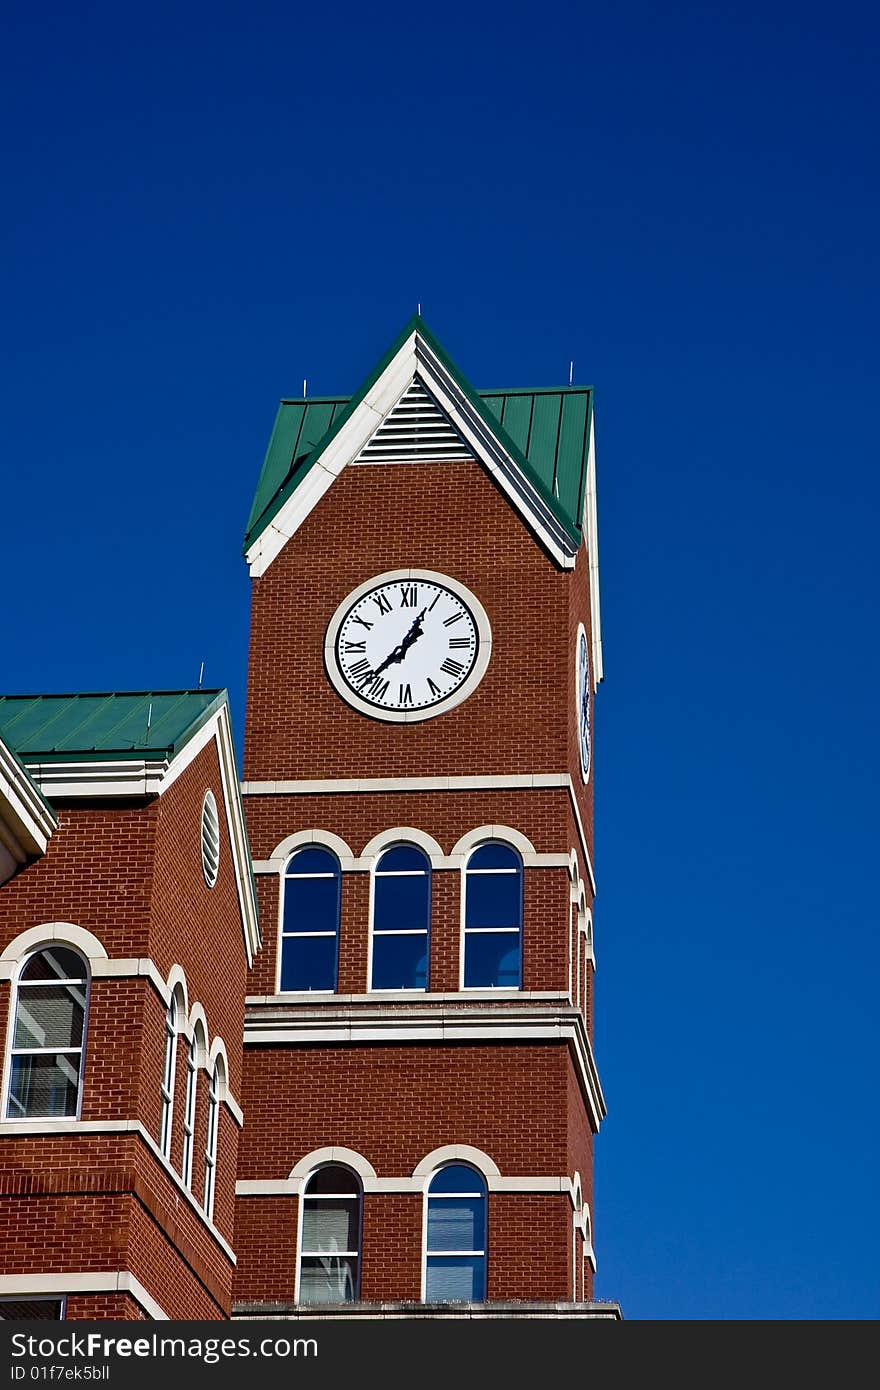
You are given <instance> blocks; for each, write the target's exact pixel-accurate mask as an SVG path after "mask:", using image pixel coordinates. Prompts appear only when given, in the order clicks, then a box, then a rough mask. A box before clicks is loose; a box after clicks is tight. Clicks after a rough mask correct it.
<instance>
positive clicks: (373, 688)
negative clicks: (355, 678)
mask: <svg viewBox="0 0 880 1390" xmlns="http://www.w3.org/2000/svg"><path fill="white" fill-rule="evenodd" d="M371 678H372V679H371ZM367 682H370V683H369V684H367ZM390 684H391V682H390V681H383V679H382V677H381V676H374V675H373V673H372V671H371V672H370V675H369V676H365V677H364V685H362V686H361V691H362V693H363V694H364V695H372V697H373V699H374V700H381V699H383V698H384V696H385V691H386V690H387V689H388V687H389V685H390Z"/></svg>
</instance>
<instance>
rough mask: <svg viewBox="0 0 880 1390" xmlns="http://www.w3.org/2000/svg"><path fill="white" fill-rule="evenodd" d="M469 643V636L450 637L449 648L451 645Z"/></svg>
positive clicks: (468, 644)
mask: <svg viewBox="0 0 880 1390" xmlns="http://www.w3.org/2000/svg"><path fill="white" fill-rule="evenodd" d="M470 644H471V639H470V638H469V637H450V639H449V646H450V650H451V649H452V648H453V647H469V646H470Z"/></svg>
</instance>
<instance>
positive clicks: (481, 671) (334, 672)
mask: <svg viewBox="0 0 880 1390" xmlns="http://www.w3.org/2000/svg"><path fill="white" fill-rule="evenodd" d="M406 579H421V580H424V581H425V583H427V584H437V585H439V586H442V587H443V588H444V589H449V590H450V592H451V593H453V594H455V595H456V596H457V597H458V598H459V599H461V601H462V603H463V604H465V606H466V607H467V608H468V609H469V610H470V613H471V617H472V618H473V620H474V626H475V628H476V630H477V637H478V646H477V655H476V659H475V661H474V664H473V666H472V667H471V669H470V671H469V672H468V674H467V676H465V678H464V680H463V681H462V683H461V685H460V686H459V687H458V688H457V689H456V690H454V691H453V692H452V694H451V695H449V696H448V697H447V698H446V699H444V700H441V701H439V703H438V704H436V705H431V706H430V708H428V709H413V710H408V709H404V710H388V709H382V708H380V707H379V706H378V705H371V704H370V703H369V702H368V701H367V700H362V699H361V698H360V696H359V695H356V694H355V692H354V691H353V690H352V689H351V686H350V685H349V684H348V682H347V681H346V680H345V678H344V677H343V675H342V672H341V671H340V670H339V666H338V663H337V661H336V637H337V634H338V632H339V629H340V627H341V626H342V623H343V620H344V618H345V616H346V614H347V613H348V611H349V609H350V608H351V607H352V606H353V605H354V604H355V603H357V602H359V600H360V599H362V598H363V597H364V595H365V594H368V593H370V591H371V590H372V589H379V588H382V586H383V585H386V584H394V583H397V582H398V581H400V580H406ZM491 655H492V628H491V626H490V623H489V617H488V614H487V613H486V610H485V608H484V607H483V605H482V604H481V603H480V600H479V599H478V598H477V597H476V596H475V595H474V594H473V593H471V591H470V589H466V588H465V586H464V585H463V584H459V582H458V581H457V580H456V579H450V577H449V576H448V575H446V574H440V573H439V571H437V570H418V569H402V570H387V571H386V572H385V574H377V575H374V576H373V577H372V578H371V579H367V580H365V581H364V583H363V584H359V585H358V587H357V588H356V589H353V590H352V591H351V593H350V594H347V595H346V597H345V598H344V599H343V600H342V602H341V603H340V604H339V606H338V607H337V609H336V612H335V613H334V614H333V617H332V618H331V619H330V622H329V623H328V625H327V632H326V634H325V637H324V668H325V670H326V672H327V675H328V677H329V679H330V683H331V685H332V686H333V688H334V689H335V690H336V693H337V694H338V695H341V696H342V698H343V700H345V702H346V704H349V705H351V707H352V709H356V710H357V711H358V712H359V713H360V714H366V715H369V717H370V718H371V719H378V720H381V721H382V722H383V723H386V724H418V723H421V722H422V721H423V720H425V719H436V718H437V716H438V715H440V714H445V713H446V711H447V710H450V709H454V708H455V707H456V705H460V704H461V703H462V702H463V701H464V700H466V699H467V698H468V696H469V695H472V694H473V693H474V691H475V690H476V688H477V686H478V685H479V684H480V681H481V680H482V679H483V676H484V675H485V674H486V668H487V666H488V665H489V658H490V656H491Z"/></svg>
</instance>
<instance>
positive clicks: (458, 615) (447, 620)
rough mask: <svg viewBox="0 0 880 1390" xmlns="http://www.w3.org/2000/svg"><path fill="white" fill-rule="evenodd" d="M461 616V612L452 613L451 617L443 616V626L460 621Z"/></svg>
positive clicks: (449, 625) (450, 625)
mask: <svg viewBox="0 0 880 1390" xmlns="http://www.w3.org/2000/svg"><path fill="white" fill-rule="evenodd" d="M463 617H464V614H463V613H453V615H452V617H451V618H444V619H443V626H444V627H452V624H453V623H460V622H461V620H462V618H463Z"/></svg>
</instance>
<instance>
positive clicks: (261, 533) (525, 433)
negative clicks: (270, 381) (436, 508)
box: [245, 314, 593, 575]
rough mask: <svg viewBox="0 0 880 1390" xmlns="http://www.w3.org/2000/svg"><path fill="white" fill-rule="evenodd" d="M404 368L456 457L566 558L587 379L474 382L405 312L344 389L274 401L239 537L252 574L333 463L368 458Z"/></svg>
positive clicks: (322, 486)
mask: <svg viewBox="0 0 880 1390" xmlns="http://www.w3.org/2000/svg"><path fill="white" fill-rule="evenodd" d="M416 377H418V379H419V380H420V381H421V382H422V383H423V384H424V386H425V387H426V389H427V390H428V392H429V393H430V395H431V396H432V398H434V400H435V401H436V402H437V403H438V406H439V408H440V410H441V411H442V413H443V414H444V415H445V417H446V418H447V420H448V423H449V427H450V429H451V430H454V431H455V433H456V434H457V435H458V436H459V437H460V438H461V439H462V441H463V444H464V448H463V450H462V455H461V456H462V457H468V456H473V457H475V458H477V459H478V460H479V461H480V463H482V464H483V465H484V466H485V467H486V468H487V470H488V471H489V472H490V473H491V474H492V475H493V476H494V478H495V481H496V482H497V483H498V484H499V486H500V487H501V488H502V490H503V491H505V492H506V493H507V495H508V498H509V500H510V501H511V502H512V504H513V505H514V506H515V507H517V508H518V509H519V510H520V511H521V512H522V513H523V515H524V517H525V519H526V521H527V522H528V523H529V525H530V526H531V527H532V529H533V530H534V531H535V532H536V533H537V535H538V538H539V539H540V541H541V542H542V544H544V546H545V547H546V548H547V549H548V550H549V551H550V553H551V555H552V556H553V558H554V559H556V560H557V561H558V562H559V563H560V564H562V565H564V566H566V567H570V566H571V565H573V563H574V556H575V554H576V553H577V550H578V548H579V546H580V544H581V539H582V534H583V527H584V511H585V499H586V496H587V473H588V468H589V457H590V447H591V439H592V394H593V393H592V390H591V388H590V387H581V386H567V387H558V388H554V387H541V388H537V389H529V388H516V389H515V390H505V391H493V392H485V391H482V392H478V391H476V390H475V389H474V388H473V387H472V386H471V385H470V383H469V382H468V381H467V380H466V378H465V377H464V375H463V374H462V372H461V371H460V370H459V368H458V367H457V366H456V365H455V363H454V362H453V361H452V359H451V358H450V357H449V355H448V354H447V352H446V351H445V349H444V348H443V347H442V345H441V344H440V343H439V341H438V340H437V338H435V337H434V335H433V333H432V332H431V330H430V329H429V328H428V326H427V324H426V323H425V321H424V319H423V318H422V316H421V315H420V314H416V315H414V316H413V317H412V318H411V319H410V320H409V322H408V323H407V324H406V326H405V327H404V328H403V329H402V331H401V332H400V333H399V334H398V336H397V338H396V339H395V341H394V342H393V343H392V345H391V347H390V348H389V349H388V351H387V352H386V353H385V354H384V356H383V357H382V359H381V360H380V361H379V363H378V364H377V366H376V367H375V368H374V369H373V371H372V372H371V373H370V375H369V377H368V378H367V379H366V381H365V382H364V383H363V384H362V385H361V387H360V389H359V390H358V391H357V392H356V393H355V395H354V396H352V397H350V398H346V397H343V396H320V397H311V398H310V397H302V398H300V399H294V398H285V399H284V400H283V401H282V402H281V405H280V407H279V410H278V414H277V416H276V420H275V426H274V429H273V433H272V438H271V440H270V442H269V448H268V451H267V454H266V459H265V462H264V464H263V470H262V473H261V476H260V481H259V483H258V486H257V492H256V496H255V498H254V505H253V507H252V509H251V515H250V518H249V521H248V526H247V533H246V537H245V554H246V556H247V559H248V561H249V564H250V566H251V573H252V574H254V575H258V574H261V573H263V572H264V571H265V569H266V568H267V567H268V565H269V564H271V562H272V560H273V559H274V558H275V556H276V555H277V554H278V553H279V552H280V550H281V549H282V548H283V547H284V545H285V544H286V542H287V540H288V539H289V538H290V536H291V535H293V534H294V532H295V531H296V529H297V528H298V527H299V525H301V524H302V522H303V520H305V517H306V516H307V515H308V513H309V512H310V511H311V509H312V508H313V507H314V506H315V505H316V503H317V502H318V500H319V499H320V497H321V496H322V495H323V493H324V492H325V491H326V490H327V488H328V487H329V486H330V485H331V484H332V482H333V480H334V479H335V477H337V476H338V475H339V473H340V472H341V471H342V469H343V468H344V467H346V466H347V465H348V464H349V463H352V462H355V461H357V462H376V461H377V453H378V451H377V450H375V449H374V450H370V449H369V448H366V447H365V446H368V445H369V442H370V440H371V439H372V437H373V436H374V435H375V434H376V432H377V431H378V430H380V429H382V428H383V427H384V426H385V425H386V424H387V417H388V416H389V414H390V413H391V412H392V411H393V410H394V409H395V408H396V407H397V406H398V404H399V402H400V399H401V397H402V396H403V395H404V393H405V392H406V391H407V389H408V388H409V387H410V386H411V384H412V382H413V380H414V379H415V378H416ZM418 457H421V458H424V457H426V455H424V454H423V453H422V454H420V455H418ZM443 457H447V458H449V457H451V455H450V454H449V453H448V452H446V453H444V455H443ZM388 461H389V462H392V461H401V459H400V458H392V457H389V458H388ZM318 470H320V471H318Z"/></svg>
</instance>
